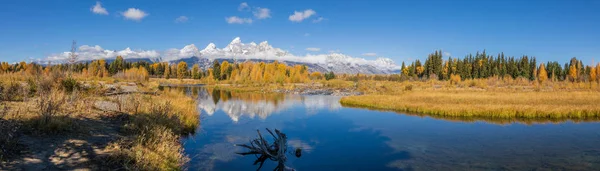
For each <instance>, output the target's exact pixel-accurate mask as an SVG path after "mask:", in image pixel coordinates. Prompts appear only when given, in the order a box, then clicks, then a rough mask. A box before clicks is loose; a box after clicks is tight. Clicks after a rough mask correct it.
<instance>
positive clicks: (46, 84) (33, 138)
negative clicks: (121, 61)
mask: <svg viewBox="0 0 600 171" xmlns="http://www.w3.org/2000/svg"><path fill="white" fill-rule="evenodd" d="M158 85H159V82H156V81H152V80H148V79H147V77H146V78H144V76H143V75H142V77H141V78H140V77H135V76H132V75H129V76H127V74H126V73H123V74H121V76H118V75H116V76H114V77H104V78H97V77H84V76H81V75H79V74H77V73H75V74H72V76H67V73H65V72H59V71H57V72H51V73H48V74H42V75H32V74H27V73H24V72H18V73H5V74H0V132H3V134H2V135H1V136H0V146H1V147H2V149H1V150H0V168H6V169H9V170H10V169H26V170H27V169H33V170H37V169H50V170H53V169H61V170H62V169H67V170H71V169H92V170H95V169H100V168H110V169H117V170H122V169H125V170H181V169H184V165H185V163H186V162H187V161H188V160H189V159H188V157H187V156H185V155H184V154H183V151H182V150H183V149H182V146H181V144H180V142H179V139H180V136H181V135H187V134H190V133H193V132H194V131H195V130H196V128H197V127H198V126H199V113H198V110H197V109H196V106H197V104H196V101H195V100H194V99H192V98H190V97H188V96H186V95H184V94H182V93H180V92H178V91H171V90H165V91H161V90H159V88H158ZM69 149H71V151H69ZM70 156H73V157H76V156H81V158H83V159H82V160H73V159H71V157H70ZM31 158H33V159H34V160H40V161H41V162H40V163H34V164H31V163H29V164H28V163H27V162H26V161H28V160H32V159H31Z"/></svg>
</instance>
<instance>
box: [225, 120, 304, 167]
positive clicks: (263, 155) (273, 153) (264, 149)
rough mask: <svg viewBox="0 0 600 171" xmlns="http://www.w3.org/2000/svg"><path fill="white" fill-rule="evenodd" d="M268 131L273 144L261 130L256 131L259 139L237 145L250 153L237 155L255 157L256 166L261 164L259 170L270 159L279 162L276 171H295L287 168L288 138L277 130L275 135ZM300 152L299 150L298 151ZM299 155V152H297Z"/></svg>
mask: <svg viewBox="0 0 600 171" xmlns="http://www.w3.org/2000/svg"><path fill="white" fill-rule="evenodd" d="M267 131H268V132H269V134H271V136H273V139H274V141H273V144H270V143H269V142H268V141H267V140H265V138H264V137H263V136H262V134H260V131H259V130H256V132H257V133H258V138H256V139H254V140H251V141H250V144H236V146H241V147H244V148H247V149H249V150H250V151H248V152H239V153H237V154H240V155H244V156H245V155H252V154H253V155H255V156H256V160H255V161H254V165H256V164H258V163H260V165H259V166H258V169H256V170H260V168H262V166H263V164H264V162H265V161H266V160H267V159H269V160H272V161H276V162H278V164H277V167H276V168H275V169H274V170H276V171H284V170H295V169H293V168H290V167H287V166H285V161H286V160H287V157H286V152H287V137H286V135H285V134H284V133H282V132H281V131H279V130H277V129H275V134H273V132H272V131H271V130H269V129H268V128H267ZM297 150H299V149H297ZM296 153H298V152H296Z"/></svg>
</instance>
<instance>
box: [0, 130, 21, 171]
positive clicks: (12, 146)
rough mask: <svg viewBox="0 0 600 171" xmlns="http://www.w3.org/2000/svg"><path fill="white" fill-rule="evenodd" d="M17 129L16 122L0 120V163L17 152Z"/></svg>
mask: <svg viewBox="0 0 600 171" xmlns="http://www.w3.org/2000/svg"><path fill="white" fill-rule="evenodd" d="M19 127H20V125H19V124H18V123H17V122H13V121H10V120H4V119H2V118H0V132H2V133H0V161H4V160H5V159H6V158H7V157H9V156H11V155H14V154H16V153H18V152H19V150H18V138H17V136H18V132H17V130H19ZM0 166H1V165H0Z"/></svg>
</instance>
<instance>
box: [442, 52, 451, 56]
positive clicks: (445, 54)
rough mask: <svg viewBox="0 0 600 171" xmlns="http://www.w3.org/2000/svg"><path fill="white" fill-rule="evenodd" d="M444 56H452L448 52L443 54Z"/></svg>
mask: <svg viewBox="0 0 600 171" xmlns="http://www.w3.org/2000/svg"><path fill="white" fill-rule="evenodd" d="M444 56H452V54H451V53H450V52H444Z"/></svg>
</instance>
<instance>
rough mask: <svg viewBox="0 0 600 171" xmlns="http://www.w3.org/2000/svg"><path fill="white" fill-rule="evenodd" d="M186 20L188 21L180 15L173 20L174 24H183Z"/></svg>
mask: <svg viewBox="0 0 600 171" xmlns="http://www.w3.org/2000/svg"><path fill="white" fill-rule="evenodd" d="M188 20H189V19H188V17H186V16H183V15H182V16H179V17H177V18H176V19H175V23H185V22H187V21H188Z"/></svg>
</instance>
